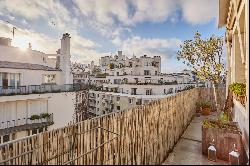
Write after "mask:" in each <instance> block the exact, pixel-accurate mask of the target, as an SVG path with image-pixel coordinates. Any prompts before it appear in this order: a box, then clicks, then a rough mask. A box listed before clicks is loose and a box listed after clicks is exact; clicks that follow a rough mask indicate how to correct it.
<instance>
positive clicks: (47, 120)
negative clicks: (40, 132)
mask: <svg viewBox="0 0 250 166" xmlns="http://www.w3.org/2000/svg"><path fill="white" fill-rule="evenodd" d="M53 124H54V121H53V114H50V115H49V116H48V117H44V118H40V119H32V118H22V119H17V120H10V121H6V122H0V135H6V134H10V133H12V132H17V131H23V130H32V129H36V128H43V127H46V126H50V125H53Z"/></svg>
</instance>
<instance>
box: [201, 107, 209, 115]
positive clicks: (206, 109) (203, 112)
mask: <svg viewBox="0 0 250 166" xmlns="http://www.w3.org/2000/svg"><path fill="white" fill-rule="evenodd" d="M210 112H211V108H202V111H201V114H202V115H209V114H210Z"/></svg>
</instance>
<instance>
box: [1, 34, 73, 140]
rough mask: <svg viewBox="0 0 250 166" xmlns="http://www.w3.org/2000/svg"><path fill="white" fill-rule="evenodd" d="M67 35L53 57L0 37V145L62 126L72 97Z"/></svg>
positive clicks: (68, 115) (69, 117)
mask: <svg viewBox="0 0 250 166" xmlns="http://www.w3.org/2000/svg"><path fill="white" fill-rule="evenodd" d="M70 57H71V54H70V35H69V34H68V33H66V34H63V36H62V39H61V48H60V49H59V50H58V51H57V53H56V54H45V53H43V52H40V51H36V50H32V48H31V45H30V47H29V48H27V49H25V50H22V49H20V48H17V47H13V46H12V45H11V39H9V38H3V37H1V38H0V144H1V143H3V142H7V141H10V140H13V139H17V138H21V137H25V136H28V135H32V134H36V133H38V132H43V131H45V130H51V129H54V128H58V127H63V126H65V125H66V124H67V123H68V122H70V121H71V120H72V116H73V114H74V111H75V110H74V104H75V97H76V94H75V93H74V85H73V84H72V83H73V75H72V73H71V62H70Z"/></svg>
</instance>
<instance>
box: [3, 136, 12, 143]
mask: <svg viewBox="0 0 250 166" xmlns="http://www.w3.org/2000/svg"><path fill="white" fill-rule="evenodd" d="M8 141H10V135H4V136H3V143H5V142H8Z"/></svg>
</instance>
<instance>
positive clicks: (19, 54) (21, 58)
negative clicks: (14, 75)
mask: <svg viewBox="0 0 250 166" xmlns="http://www.w3.org/2000/svg"><path fill="white" fill-rule="evenodd" d="M0 50H1V52H0V60H1V61H8V62H21V63H32V64H40V65H44V66H49V67H53V68H54V67H55V64H52V63H51V61H53V60H49V58H48V55H49V56H56V54H48V55H46V54H45V53H43V52H39V51H35V50H30V49H26V50H21V49H20V48H17V47H9V46H2V45H0ZM43 58H45V61H43ZM46 61H47V62H46Z"/></svg>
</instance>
